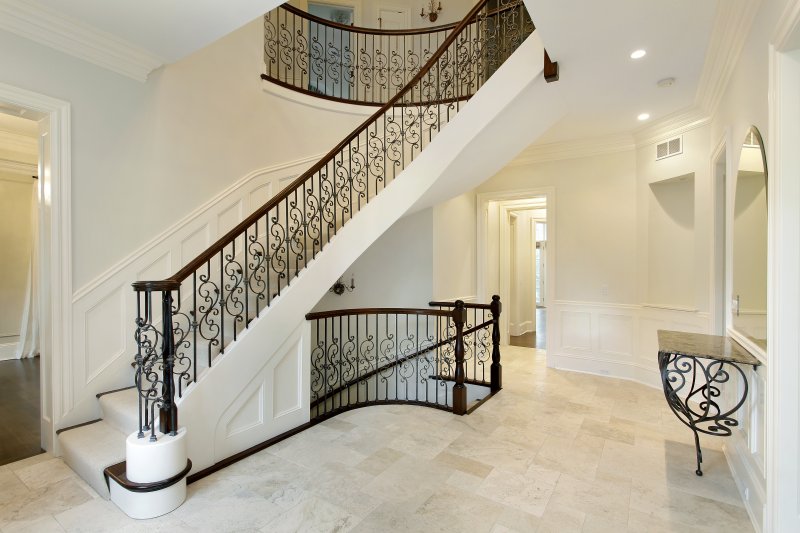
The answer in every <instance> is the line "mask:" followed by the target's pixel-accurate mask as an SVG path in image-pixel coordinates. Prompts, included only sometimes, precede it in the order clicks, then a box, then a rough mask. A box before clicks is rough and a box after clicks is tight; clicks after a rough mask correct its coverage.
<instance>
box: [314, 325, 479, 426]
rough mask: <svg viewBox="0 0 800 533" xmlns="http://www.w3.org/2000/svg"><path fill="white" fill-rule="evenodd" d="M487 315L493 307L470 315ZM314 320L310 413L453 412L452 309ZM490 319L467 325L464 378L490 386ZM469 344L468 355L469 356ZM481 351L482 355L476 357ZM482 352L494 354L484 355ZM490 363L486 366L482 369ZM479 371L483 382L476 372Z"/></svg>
mask: <svg viewBox="0 0 800 533" xmlns="http://www.w3.org/2000/svg"><path fill="white" fill-rule="evenodd" d="M471 314H472V315H473V316H476V317H477V316H478V315H479V314H482V315H484V316H485V315H486V314H488V311H485V310H481V312H480V313H471ZM309 316H310V317H311V320H312V327H311V330H312V341H311V346H312V351H311V418H312V419H316V418H320V417H328V416H332V415H334V414H337V413H339V412H341V411H343V410H346V409H351V408H354V407H360V406H363V405H371V404H382V403H403V404H418V405H427V406H430V407H436V408H439V409H445V410H453V401H452V400H453V396H452V391H453V385H454V384H455V382H456V377H455V376H456V366H457V364H458V356H457V353H456V339H457V332H456V325H455V322H454V320H453V318H452V316H451V311H449V310H447V311H446V310H438V311H435V310H417V312H415V313H407V312H402V311H400V310H399V311H398V312H395V313H391V312H386V313H383V312H375V313H372V312H369V310H366V312H360V311H359V310H353V312H352V314H344V315H339V316H325V317H322V318H314V315H313V314H312V315H309ZM492 324H493V322H492V320H491V318H488V319H487V320H483V321H482V322H481V323H479V324H472V325H471V326H470V327H469V328H467V327H466V323H465V325H464V329H463V331H464V333H463V337H462V338H463V344H464V347H465V350H464V354H463V359H462V365H463V366H464V367H465V369H466V372H465V375H466V379H465V380H464V382H465V383H471V384H475V385H483V386H486V387H490V386H491V383H490V380H489V368H488V367H489V365H490V364H491V353H492V338H491V332H490V327H491V326H492ZM467 346H469V359H467V353H468V350H467V348H466V347H467ZM478 354H480V355H478ZM483 354H488V355H487V356H484V355H483ZM484 363H486V369H485V371H484V370H483V369H482V366H483V365H484ZM475 369H478V375H479V376H480V378H479V379H474V378H472V377H470V376H474V375H475Z"/></svg>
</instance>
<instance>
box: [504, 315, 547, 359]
mask: <svg viewBox="0 0 800 533" xmlns="http://www.w3.org/2000/svg"><path fill="white" fill-rule="evenodd" d="M509 344H510V345H511V346H521V347H523V348H539V349H540V350H544V349H545V348H546V345H547V309H545V308H544V307H537V308H536V331H532V332H530V333H525V334H524V335H519V336H517V337H514V336H512V337H510V339H509Z"/></svg>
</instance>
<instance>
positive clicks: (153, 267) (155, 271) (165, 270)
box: [131, 251, 172, 281]
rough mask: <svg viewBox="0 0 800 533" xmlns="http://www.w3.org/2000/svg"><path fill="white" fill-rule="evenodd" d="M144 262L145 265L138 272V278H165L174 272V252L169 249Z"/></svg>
mask: <svg viewBox="0 0 800 533" xmlns="http://www.w3.org/2000/svg"><path fill="white" fill-rule="evenodd" d="M144 262H145V265H144V267H143V268H141V269H139V271H138V272H137V273H136V279H137V280H150V279H152V280H155V279H164V278H166V277H167V276H169V275H170V274H172V272H171V270H172V254H171V253H170V252H169V251H166V252H164V253H162V254H161V255H159V256H158V257H156V258H155V259H150V261H149V262H147V261H146V260H145V261H144ZM131 281H133V280H131Z"/></svg>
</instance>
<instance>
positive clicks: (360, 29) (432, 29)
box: [273, 3, 458, 35]
mask: <svg viewBox="0 0 800 533" xmlns="http://www.w3.org/2000/svg"><path fill="white" fill-rule="evenodd" d="M275 9H283V10H285V11H288V12H289V13H292V14H294V15H297V16H298V17H302V18H304V19H306V20H309V21H311V22H315V23H317V24H320V25H322V26H328V27H330V28H336V29H340V30H343V31H348V32H352V33H367V34H370V35H419V34H425V33H436V32H439V31H447V30H452V29H453V28H455V27H456V26H458V21H456V22H450V23H448V24H439V25H438V26H428V27H424V28H409V29H402V30H384V29H383V28H368V27H366V26H355V25H353V26H348V25H347V24H341V23H339V22H336V21H333V20H328V19H324V18H322V17H318V16H316V15H312V14H311V13H309V12H308V11H303V10H302V9H300V8H298V7H295V6H293V5H291V4H289V3H286V4H281V5H280V6H278V7H277V8H275ZM273 11H274V10H273Z"/></svg>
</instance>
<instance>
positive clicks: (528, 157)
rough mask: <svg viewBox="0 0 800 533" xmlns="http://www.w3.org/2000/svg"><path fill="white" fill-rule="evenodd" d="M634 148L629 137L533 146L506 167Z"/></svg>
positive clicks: (615, 136) (618, 136) (613, 136)
mask: <svg viewBox="0 0 800 533" xmlns="http://www.w3.org/2000/svg"><path fill="white" fill-rule="evenodd" d="M635 148H636V145H635V143H634V142H633V138H632V137H631V136H630V135H607V136H605V137H597V138H592V139H577V140H573V141H562V142H555V143H549V144H534V145H531V146H529V147H528V148H526V149H525V150H523V151H522V152H521V153H520V154H519V155H518V156H517V157H516V158H515V159H514V160H513V161H511V162H510V163H509V164H508V166H511V167H517V166H522V165H530V164H532V163H543V162H545V161H561V160H565V159H578V158H581V157H592V156H597V155H604V154H613V153H618V152H626V151H628V150H633V149H635Z"/></svg>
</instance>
